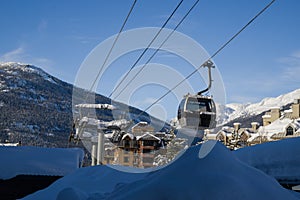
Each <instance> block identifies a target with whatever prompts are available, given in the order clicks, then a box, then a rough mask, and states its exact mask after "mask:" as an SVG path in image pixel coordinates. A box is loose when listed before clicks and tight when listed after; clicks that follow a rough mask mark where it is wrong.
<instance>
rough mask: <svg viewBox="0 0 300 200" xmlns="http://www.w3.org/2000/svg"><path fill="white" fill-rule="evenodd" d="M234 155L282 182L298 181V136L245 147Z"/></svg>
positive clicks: (299, 174)
mask: <svg viewBox="0 0 300 200" xmlns="http://www.w3.org/2000/svg"><path fill="white" fill-rule="evenodd" d="M235 155H236V156H237V157H238V158H239V159H240V160H242V161H243V162H245V163H247V164H248V165H250V166H253V167H255V168H257V169H259V170H261V171H263V172H265V173H266V174H269V175H270V176H272V177H275V178H276V179H277V180H279V181H281V182H283V183H290V184H293V183H299V182H300V138H290V139H285V140H281V141H276V142H269V143H265V144H262V145H255V146H252V147H246V148H243V149H239V150H238V151H236V152H235Z"/></svg>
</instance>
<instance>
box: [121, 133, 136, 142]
mask: <svg viewBox="0 0 300 200" xmlns="http://www.w3.org/2000/svg"><path fill="white" fill-rule="evenodd" d="M126 137H129V138H130V139H131V140H133V139H134V135H132V134H131V133H126V134H125V135H123V137H122V140H124V139H125V138H126Z"/></svg>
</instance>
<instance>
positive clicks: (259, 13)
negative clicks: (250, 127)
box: [135, 0, 275, 118]
mask: <svg viewBox="0 0 300 200" xmlns="http://www.w3.org/2000/svg"><path fill="white" fill-rule="evenodd" d="M274 2H275V0H272V1H271V2H270V3H268V4H267V5H266V6H265V7H264V8H263V9H262V10H261V11H260V12H258V13H257V14H256V15H255V16H254V17H253V18H252V19H251V20H250V21H249V22H248V23H247V24H245V25H244V26H243V27H242V28H241V29H240V30H239V31H238V32H237V33H235V34H234V35H233V36H232V37H231V38H230V39H229V40H228V41H227V42H225V43H224V44H223V45H222V46H221V47H220V48H219V49H217V51H215V53H214V54H212V56H210V57H209V58H208V59H207V60H206V61H205V62H204V63H203V64H201V65H200V66H199V67H198V68H197V69H195V70H194V71H193V72H192V73H190V74H189V75H188V76H186V77H185V78H184V79H183V80H181V81H180V82H178V83H177V84H176V85H175V86H174V87H173V88H171V89H169V90H168V91H167V92H166V93H165V94H163V95H162V96H161V97H160V98H158V99H157V100H156V101H154V102H153V103H152V104H151V105H149V106H148V107H147V108H146V109H144V110H143V111H142V112H141V113H140V114H139V115H138V116H137V117H135V118H139V117H140V116H141V115H142V114H143V113H145V112H146V111H147V110H149V109H150V108H151V107H152V106H154V105H155V104H157V103H158V102H159V101H160V100H162V99H163V98H164V97H166V96H167V95H168V94H169V93H170V92H172V91H173V90H174V89H176V88H177V87H178V86H179V85H181V84H182V83H183V82H184V81H185V80H187V79H189V78H190V77H191V76H192V75H194V74H195V73H196V72H197V71H198V70H199V69H200V68H201V67H203V66H204V65H205V63H206V62H208V61H210V60H211V59H213V58H214V57H215V56H216V55H217V54H219V53H220V52H221V51H222V50H223V49H224V48H225V47H226V46H228V44H229V43H230V42H232V41H233V40H234V39H235V38H236V37H237V36H238V35H239V34H240V33H241V32H243V31H244V30H245V29H246V28H247V27H248V26H249V25H250V24H252V23H253V21H255V20H256V19H257V18H258V17H259V16H260V15H261V14H263V13H264V12H265V11H266V10H267V9H268V8H269V7H270V6H271V5H272V4H273V3H274Z"/></svg>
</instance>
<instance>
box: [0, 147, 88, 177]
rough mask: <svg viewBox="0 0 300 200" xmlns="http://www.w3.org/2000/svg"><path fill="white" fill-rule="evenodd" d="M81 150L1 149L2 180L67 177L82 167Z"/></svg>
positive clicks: (0, 170) (0, 173)
mask: <svg viewBox="0 0 300 200" xmlns="http://www.w3.org/2000/svg"><path fill="white" fill-rule="evenodd" d="M83 157H84V152H83V150H82V149H79V148H68V149H67V148H42V147H29V146H28V147H26V146H18V147H14V146H1V147H0V158H1V165H0V179H10V178H13V177H15V176H17V175H45V176H65V175H67V174H70V173H71V172H74V171H75V170H76V169H78V168H79V167H80V166H81V163H82V160H83Z"/></svg>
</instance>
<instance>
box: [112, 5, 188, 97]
mask: <svg viewBox="0 0 300 200" xmlns="http://www.w3.org/2000/svg"><path fill="white" fill-rule="evenodd" d="M182 2H183V0H181V1H180V2H179V3H178V4H177V6H176V7H175V9H174V10H173V12H172V13H171V15H170V16H169V17H168V19H167V20H166V21H165V23H164V24H163V25H162V27H161V28H160V29H159V31H158V32H157V33H156V35H155V36H154V37H153V39H152V40H151V42H150V43H149V44H148V46H147V47H146V48H145V49H144V51H143V52H142V54H141V55H140V56H139V57H138V59H137V60H136V61H135V62H134V64H133V65H132V66H131V68H130V69H129V71H127V73H126V74H125V76H124V77H123V78H122V79H121V81H120V82H119V83H118V85H117V86H116V87H115V88H114V89H113V91H112V92H111V93H110V95H109V96H108V97H111V96H112V95H113V93H114V92H115V91H116V90H117V89H118V88H119V87H120V85H121V84H122V83H123V82H124V80H125V79H126V78H127V76H128V75H129V74H130V72H131V71H132V69H133V68H134V67H135V66H136V65H137V63H138V62H139V61H140V60H141V58H142V57H143V56H144V54H145V53H146V52H147V51H148V49H149V48H150V47H151V45H152V44H153V42H154V41H155V40H156V38H157V37H158V35H159V34H160V33H161V31H162V30H163V28H164V27H165V26H166V25H167V23H168V22H169V21H170V19H171V18H172V17H173V15H174V14H175V12H176V11H177V10H178V8H179V7H180V5H181V4H182Z"/></svg>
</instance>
